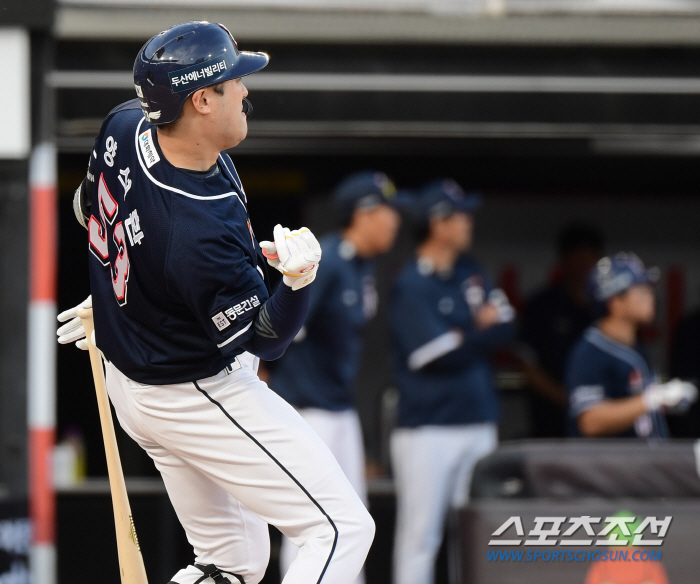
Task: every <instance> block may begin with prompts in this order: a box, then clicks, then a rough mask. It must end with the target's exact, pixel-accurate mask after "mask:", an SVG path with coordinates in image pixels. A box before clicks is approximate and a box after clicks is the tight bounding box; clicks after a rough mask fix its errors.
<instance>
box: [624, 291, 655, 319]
mask: <svg viewBox="0 0 700 584" xmlns="http://www.w3.org/2000/svg"><path fill="white" fill-rule="evenodd" d="M621 301H622V302H621V312H622V314H623V315H624V317H625V318H626V319H627V320H630V321H632V322H634V323H637V324H640V325H644V324H650V323H651V322H652V321H653V320H654V316H655V315H656V302H655V299H654V289H653V288H652V287H651V286H649V285H643V286H633V287H632V288H630V289H629V290H628V291H627V292H626V293H625V294H622V295H621Z"/></svg>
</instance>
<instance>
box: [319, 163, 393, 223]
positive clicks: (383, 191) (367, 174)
mask: <svg viewBox="0 0 700 584" xmlns="http://www.w3.org/2000/svg"><path fill="white" fill-rule="evenodd" d="M396 200H397V191H396V185H394V183H393V182H392V180H391V179H390V178H389V177H388V176H387V175H386V174H384V173H383V172H379V171H375V170H365V171H362V172H358V173H355V174H351V175H350V176H348V177H346V178H344V179H343V180H342V181H341V182H340V184H339V185H338V186H337V187H336V188H335V191H334V192H333V202H334V204H335V212H336V215H337V216H338V219H339V220H340V222H341V223H342V224H348V223H349V222H350V220H351V219H352V215H353V213H354V212H355V211H356V210H357V209H373V208H374V207H377V206H379V205H392V206H394V204H395V202H396Z"/></svg>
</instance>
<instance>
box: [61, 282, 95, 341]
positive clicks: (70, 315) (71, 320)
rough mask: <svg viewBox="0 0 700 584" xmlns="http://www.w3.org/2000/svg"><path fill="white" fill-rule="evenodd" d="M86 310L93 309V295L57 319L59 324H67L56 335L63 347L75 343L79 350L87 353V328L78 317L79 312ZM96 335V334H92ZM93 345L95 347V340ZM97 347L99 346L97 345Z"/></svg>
mask: <svg viewBox="0 0 700 584" xmlns="http://www.w3.org/2000/svg"><path fill="white" fill-rule="evenodd" d="M85 308H92V295H91V296H88V297H87V298H86V299H85V300H83V301H82V302H81V303H80V304H78V306H74V307H73V308H71V309H69V310H64V311H63V312H62V313H61V314H59V315H58V316H57V317H56V318H57V319H58V322H66V321H68V322H66V324H64V325H63V326H62V327H60V328H59V329H58V330H57V331H56V334H57V335H58V342H59V343H61V344H62V345H67V344H68V343H75V346H76V347H78V349H82V350H83V351H87V348H88V345H87V341H86V340H85V328H84V327H83V321H82V320H80V317H79V316H78V311H79V310H83V309H85ZM92 334H93V335H94V334H95V333H94V332H93V333H92ZM92 344H93V345H95V338H94V336H93V338H92ZM95 346H97V345H95Z"/></svg>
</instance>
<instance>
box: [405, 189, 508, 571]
mask: <svg viewBox="0 0 700 584" xmlns="http://www.w3.org/2000/svg"><path fill="white" fill-rule="evenodd" d="M478 206H479V198H478V197H477V196H476V195H473V194H469V195H468V194H465V193H464V191H463V190H462V189H461V188H460V187H459V185H458V184H457V183H455V182H454V181H453V180H449V179H447V180H439V181H435V182H433V183H430V184H428V185H427V186H426V187H424V188H423V190H422V191H421V192H420V193H419V195H418V198H417V208H418V213H419V215H420V228H419V246H418V251H417V258H416V260H415V261H412V262H411V263H410V264H409V265H408V266H407V267H406V268H405V269H404V271H403V272H402V273H401V275H400V277H399V279H398V281H397V283H396V287H395V290H394V295H393V300H392V307H391V326H392V331H393V337H394V343H395V349H394V366H395V381H396V385H397V387H398V389H399V393H400V400H399V413H398V428H397V429H396V430H395V431H394V433H393V436H392V440H391V455H392V464H393V469H394V478H395V482H396V490H397V497H398V501H397V507H398V512H397V513H398V517H397V523H396V538H395V545H394V581H395V582H396V584H430V583H431V582H433V580H434V566H435V557H436V555H437V552H438V549H439V548H440V542H441V540H442V534H443V526H444V520H445V515H446V513H447V510H448V509H449V508H450V506H461V505H463V504H465V503H466V500H467V495H468V490H469V483H470V480H471V474H472V470H473V468H474V465H475V464H476V462H477V461H478V460H479V459H480V458H481V457H483V456H485V455H487V454H488V453H489V452H491V451H492V450H494V449H495V447H496V442H497V428H496V420H497V418H498V404H497V397H496V392H495V388H494V386H493V381H492V371H491V366H490V364H489V355H490V354H491V353H492V352H493V351H494V350H496V349H498V348H499V347H502V346H503V345H504V344H506V343H508V342H509V341H510V340H511V339H512V338H513V336H514V332H515V330H514V326H513V323H512V320H513V317H514V311H513V309H512V307H511V306H510V305H509V304H508V301H507V299H506V297H505V294H504V293H503V292H502V291H500V290H494V289H493V287H492V286H491V283H490V280H489V278H488V276H487V274H486V273H485V272H484V270H483V269H482V268H481V267H480V266H479V265H478V264H477V263H476V262H475V261H474V260H473V259H471V258H469V257H467V256H465V255H463V254H464V253H465V252H467V251H468V250H469V249H470V248H471V245H472V235H473V226H474V219H473V213H474V211H475V210H476V209H477V207H478Z"/></svg>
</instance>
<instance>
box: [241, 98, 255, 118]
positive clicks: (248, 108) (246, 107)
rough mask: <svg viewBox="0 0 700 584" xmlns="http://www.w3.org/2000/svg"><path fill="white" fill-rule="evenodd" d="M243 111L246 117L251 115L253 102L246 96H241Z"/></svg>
mask: <svg viewBox="0 0 700 584" xmlns="http://www.w3.org/2000/svg"><path fill="white" fill-rule="evenodd" d="M243 113H244V114H245V117H246V118H249V117H250V116H252V115H253V104H252V103H250V100H249V99H248V98H247V97H244V98H243Z"/></svg>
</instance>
